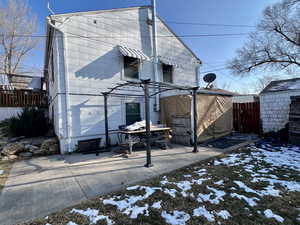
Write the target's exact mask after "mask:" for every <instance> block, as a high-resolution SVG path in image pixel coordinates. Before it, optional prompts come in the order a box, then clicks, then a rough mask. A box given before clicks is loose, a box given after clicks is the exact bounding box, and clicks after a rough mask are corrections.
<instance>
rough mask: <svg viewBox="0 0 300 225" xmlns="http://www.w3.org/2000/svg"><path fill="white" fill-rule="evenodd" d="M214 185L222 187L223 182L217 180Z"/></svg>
mask: <svg viewBox="0 0 300 225" xmlns="http://www.w3.org/2000/svg"><path fill="white" fill-rule="evenodd" d="M214 184H216V185H224V180H219V181H217V182H215V183H214Z"/></svg>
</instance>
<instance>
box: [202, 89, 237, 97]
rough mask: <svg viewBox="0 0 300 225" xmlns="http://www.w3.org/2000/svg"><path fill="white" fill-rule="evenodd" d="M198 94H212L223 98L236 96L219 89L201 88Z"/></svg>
mask: <svg viewBox="0 0 300 225" xmlns="http://www.w3.org/2000/svg"><path fill="white" fill-rule="evenodd" d="M197 93H198V94H211V95H223V96H235V95H237V94H236V93H234V92H231V91H227V90H224V89H219V88H200V89H199V90H198V92H197Z"/></svg>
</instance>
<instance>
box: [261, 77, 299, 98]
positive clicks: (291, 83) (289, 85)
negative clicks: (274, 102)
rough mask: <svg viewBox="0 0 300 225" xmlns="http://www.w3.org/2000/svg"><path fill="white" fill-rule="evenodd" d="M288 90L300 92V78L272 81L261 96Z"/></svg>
mask: <svg viewBox="0 0 300 225" xmlns="http://www.w3.org/2000/svg"><path fill="white" fill-rule="evenodd" d="M288 90H300V78H293V79H287V80H276V81H271V82H270V83H269V84H268V86H267V87H265V88H264V89H263V90H262V91H261V92H260V94H265V93H269V92H279V91H288Z"/></svg>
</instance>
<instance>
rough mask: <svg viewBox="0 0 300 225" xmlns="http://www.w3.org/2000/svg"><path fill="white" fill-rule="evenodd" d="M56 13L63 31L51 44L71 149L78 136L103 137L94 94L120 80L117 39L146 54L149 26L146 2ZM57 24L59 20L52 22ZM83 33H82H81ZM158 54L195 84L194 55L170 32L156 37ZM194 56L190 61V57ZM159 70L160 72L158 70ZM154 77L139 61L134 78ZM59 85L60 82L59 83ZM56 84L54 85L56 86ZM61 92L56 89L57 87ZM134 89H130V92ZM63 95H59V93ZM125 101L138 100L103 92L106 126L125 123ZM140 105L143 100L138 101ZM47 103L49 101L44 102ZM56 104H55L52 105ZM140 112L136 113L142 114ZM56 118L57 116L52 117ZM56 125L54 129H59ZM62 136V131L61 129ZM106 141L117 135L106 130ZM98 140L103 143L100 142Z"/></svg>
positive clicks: (177, 79) (178, 79) (178, 77)
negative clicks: (59, 42) (57, 43)
mask: <svg viewBox="0 0 300 225" xmlns="http://www.w3.org/2000/svg"><path fill="white" fill-rule="evenodd" d="M67 17H68V19H66V20H65V18H61V16H60V17H59V18H57V20H61V21H65V22H64V24H63V25H58V26H59V27H60V29H61V30H62V32H63V33H64V35H65V42H64V48H62V47H56V48H57V49H58V52H59V53H58V54H59V55H63V51H65V57H66V60H65V63H66V66H67V68H64V69H67V71H66V72H67V74H65V73H64V71H62V70H61V71H60V70H59V69H58V70H57V72H58V73H59V76H60V79H59V80H62V81H63V80H64V76H65V75H66V76H68V78H69V82H68V83H69V84H68V86H69V93H70V94H71V95H69V101H70V111H69V127H70V139H71V145H70V146H71V150H74V148H75V145H76V144H77V142H78V140H82V139H88V138H95V137H104V109H103V97H101V96H91V95H99V94H101V92H104V91H107V90H108V88H111V87H114V86H115V85H116V84H117V83H120V82H121V81H122V80H124V77H123V56H122V55H121V53H120V52H119V50H118V47H117V46H118V45H122V46H126V47H129V48H134V49H138V50H140V51H142V52H143V53H144V54H146V55H147V56H148V57H149V58H151V55H152V44H151V29H152V28H151V26H149V25H148V24H147V18H151V15H150V11H149V10H148V8H139V9H138V8H135V9H128V10H121V11H103V12H101V13H96V14H84V15H78V14H77V15H74V16H66V18H67ZM56 24H59V23H56ZM164 35H166V36H171V35H173V34H172V33H171V32H170V31H169V30H168V29H167V28H166V27H165V26H164V25H163V24H162V23H161V22H160V21H159V22H158V36H164ZM86 36H88V37H87V38H85V37H86ZM158 55H159V56H162V57H166V58H168V59H171V60H173V61H174V62H176V63H177V64H179V65H180V66H179V67H178V68H175V69H174V76H173V80H174V83H176V84H179V85H183V84H184V85H191V86H196V85H197V84H196V81H197V79H196V67H197V64H196V63H195V61H196V58H195V57H194V56H193V55H192V53H191V52H190V51H189V50H188V49H187V48H186V47H185V46H184V45H183V44H182V43H181V42H180V41H179V40H178V39H177V38H175V37H174V36H173V37H168V38H165V37H164V38H161V37H160V38H158ZM192 62H194V63H192ZM56 63H57V64H58V65H60V66H59V68H61V67H63V66H64V65H65V64H64V61H63V58H60V59H59V60H57V61H56ZM160 76H162V75H161V74H160ZM147 78H150V79H151V80H154V75H153V67H152V63H151V61H144V62H143V63H142V65H141V67H140V79H147ZM62 86H64V84H62ZM58 89H60V88H59V86H58ZM60 92H62V91H60ZM78 94H80V95H78ZM135 94H136V93H135ZM62 99H63V98H62ZM126 101H134V102H141V103H142V102H143V99H132V98H128V99H124V98H109V102H108V105H109V109H108V111H109V112H108V113H109V129H110V130H115V129H118V126H119V125H121V124H124V123H125V111H124V105H125V104H124V103H125V102H126ZM55 104H58V105H60V107H61V110H62V113H59V112H58V113H57V114H56V115H55V116H60V117H61V120H62V122H61V124H60V125H59V127H60V128H59V129H63V130H66V122H67V120H66V117H64V114H63V112H64V109H65V105H64V104H63V102H56V103H55ZM141 106H142V108H143V104H141ZM50 108H51V107H50ZM58 108H59V107H58ZM150 113H151V120H152V122H153V123H157V121H158V120H159V113H157V112H154V99H152V100H151V112H150ZM143 114H144V113H143V112H142V116H143ZM56 123H57V122H56ZM59 129H57V132H58V133H60V132H59ZM61 133H62V136H63V137H65V136H64V134H65V132H61ZM63 139H64V138H61V140H62V142H61V143H62V144H61V148H62V151H63V152H66V149H67V147H66V146H67V143H66V140H63ZM112 141H113V142H115V141H117V138H116V135H112ZM102 144H104V143H103V142H102Z"/></svg>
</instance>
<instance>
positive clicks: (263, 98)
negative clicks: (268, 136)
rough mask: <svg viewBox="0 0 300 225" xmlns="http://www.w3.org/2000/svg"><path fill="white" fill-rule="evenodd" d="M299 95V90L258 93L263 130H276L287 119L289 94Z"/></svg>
mask: <svg viewBox="0 0 300 225" xmlns="http://www.w3.org/2000/svg"><path fill="white" fill-rule="evenodd" d="M296 95H300V90H291V91H280V92H268V93H263V94H261V95H260V118H261V121H262V126H263V132H264V133H266V132H271V131H275V132H276V131H278V130H280V129H282V128H284V127H285V124H286V123H287V122H288V120H289V111H290V103H291V99H290V97H291V96H296Z"/></svg>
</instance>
